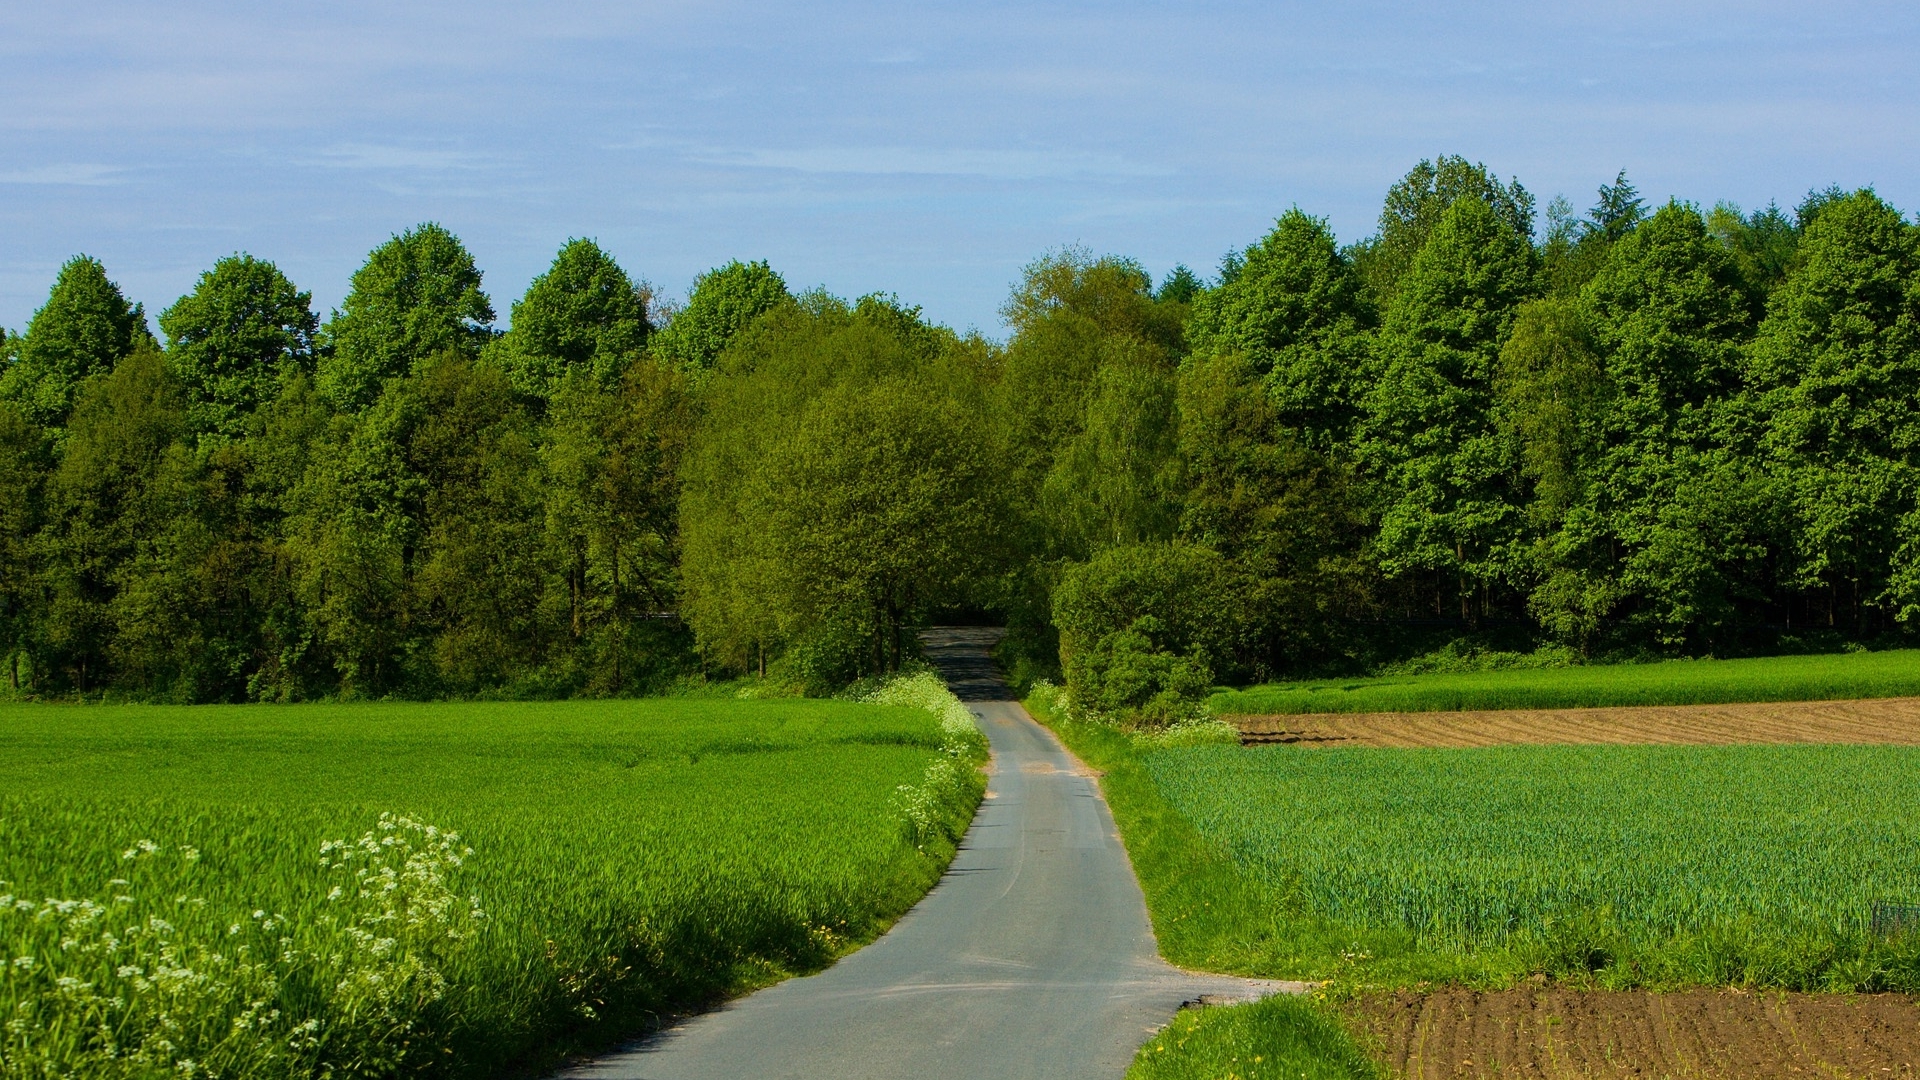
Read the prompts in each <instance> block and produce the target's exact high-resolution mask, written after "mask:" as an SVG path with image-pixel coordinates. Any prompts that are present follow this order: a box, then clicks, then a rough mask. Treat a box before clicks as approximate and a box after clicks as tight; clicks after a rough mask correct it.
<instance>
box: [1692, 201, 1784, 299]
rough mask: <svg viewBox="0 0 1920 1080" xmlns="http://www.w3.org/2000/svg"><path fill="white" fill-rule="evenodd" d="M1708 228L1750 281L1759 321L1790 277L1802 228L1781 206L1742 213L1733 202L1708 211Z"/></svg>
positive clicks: (1748, 282)
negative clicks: (1775, 290) (1778, 290)
mask: <svg viewBox="0 0 1920 1080" xmlns="http://www.w3.org/2000/svg"><path fill="white" fill-rule="evenodd" d="M1707 231H1708V232H1710V233H1712V234H1713V236H1714V239H1716V240H1718V241H1720V245H1721V246H1722V247H1724V248H1726V249H1727V251H1728V253H1729V254H1731V255H1732V256H1733V261H1734V264H1735V265H1736V266H1738V267H1739V268H1740V276H1741V277H1742V278H1743V279H1744V280H1745V281H1746V283H1747V295H1748V297H1749V300H1750V305H1751V307H1752V309H1753V319H1754V322H1755V323H1758V322H1759V321H1760V319H1761V318H1762V317H1763V316H1764V315H1765V314H1766V309H1767V298H1768V297H1769V296H1771V295H1773V290H1774V289H1776V288H1778V287H1779V286H1780V283H1781V282H1783V281H1785V280H1786V279H1787V272H1788V271H1789V270H1790V269H1791V268H1792V266H1793V257H1794V253H1795V252H1796V251H1797V250H1798V249H1799V247H1800V230H1799V228H1798V227H1796V226H1795V225H1794V223H1793V221H1792V220H1791V219H1790V218H1788V217H1787V215H1786V214H1784V213H1782V212H1781V210H1780V208H1779V207H1778V206H1775V205H1773V204H1772V203H1768V204H1767V207H1766V209H1764V210H1755V211H1754V212H1753V213H1751V214H1746V215H1743V214H1741V212H1740V208H1739V207H1738V206H1735V205H1734V204H1733V203H1729V202H1721V203H1716V204H1715V205H1714V208H1713V210H1712V211H1710V212H1709V213H1708V214H1707Z"/></svg>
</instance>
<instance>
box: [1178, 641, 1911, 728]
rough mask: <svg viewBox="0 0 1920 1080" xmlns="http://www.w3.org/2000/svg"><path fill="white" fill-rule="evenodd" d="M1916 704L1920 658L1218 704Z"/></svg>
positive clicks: (1411, 683) (1754, 665) (1350, 707)
mask: <svg viewBox="0 0 1920 1080" xmlns="http://www.w3.org/2000/svg"><path fill="white" fill-rule="evenodd" d="M1909 696H1920V650H1912V649H1903V650H1892V651H1887V652H1872V653H1842V654H1838V655H1828V656H1771V657H1761V658H1756V659H1745V660H1672V661H1667V662H1665V663H1658V664H1612V665H1595V666H1592V667H1564V668H1535V669H1523V670H1510V671H1475V672H1451V673H1442V674H1430V675H1399V676H1383V677H1378V678H1358V679H1323V680H1315V681H1307V682H1293V683H1274V684H1270V685H1265V686H1255V687H1251V688H1248V689H1245V690H1229V691H1223V692H1220V693H1216V694H1214V695H1213V696H1212V698H1211V699H1209V701H1208V704H1209V706H1210V707H1211V708H1212V709H1213V711H1214V712H1215V713H1217V714H1220V715H1223V716H1235V715H1278V714H1293V713H1385V712H1433V711H1444V710H1456V709H1574V708H1586V707H1595V706H1607V705H1710V704H1721V703H1726V702H1746V701H1826V700H1836V699H1844V698H1882V697H1909Z"/></svg>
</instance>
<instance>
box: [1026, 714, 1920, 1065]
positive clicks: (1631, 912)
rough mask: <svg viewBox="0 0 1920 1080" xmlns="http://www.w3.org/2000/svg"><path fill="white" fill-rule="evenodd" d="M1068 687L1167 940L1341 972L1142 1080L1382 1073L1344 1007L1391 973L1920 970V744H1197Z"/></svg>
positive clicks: (1159, 1053) (1227, 1014)
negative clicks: (1919, 917) (1897, 922)
mask: <svg viewBox="0 0 1920 1080" xmlns="http://www.w3.org/2000/svg"><path fill="white" fill-rule="evenodd" d="M1056 705H1057V699H1056V698H1054V697H1053V696H1052V695H1051V694H1037V695H1036V696H1035V697H1034V698H1032V699H1030V700H1029V702H1028V707H1029V709H1030V710H1031V711H1032V712H1033V713H1034V714H1035V716H1036V717H1038V718H1040V719H1041V720H1042V721H1043V722H1045V723H1047V724H1048V726H1050V727H1052V728H1053V729H1054V730H1055V731H1056V732H1058V733H1059V734H1060V735H1061V736H1062V737H1063V739H1065V741H1066V742H1067V743H1068V745H1069V746H1070V747H1071V748H1072V749H1073V750H1074V752H1075V753H1077V754H1078V755H1080V757H1081V758H1082V759H1083V760H1085V761H1087V763H1088V764H1090V765H1092V766H1094V767H1095V768H1097V769H1100V770H1101V771H1102V772H1104V773H1105V776H1104V778H1103V779H1102V781H1101V786H1102V789H1103V790H1104V791H1105V793H1106V795H1107V799H1108V802H1109V804H1110V805H1111V806H1112V808H1113V813H1114V818H1115V820H1116V822H1117V823H1118V825H1119V827H1120V831H1121V834H1122V836H1123V837H1124V839H1125V841H1126V844H1127V850H1128V853H1129V855H1130V856H1131V858H1132V861H1133V865H1134V868H1135V870H1136V872H1137V873H1138V874H1139V877H1140V882H1141V886H1142V888H1143V890H1144V891H1145V893H1146V897H1147V905H1148V910H1149V912H1150V914H1151V915H1152V918H1153V924H1154V930H1155V933H1156V935H1157V936H1158V939H1159V943H1160V948H1161V952H1162V954H1163V955H1165V956H1166V957H1167V959H1169V960H1171V961H1172V962H1174V963H1176V964H1179V965H1181V966H1184V967H1189V968H1194V969H1201V970H1212V971H1230V972H1236V973H1239V974H1245V975H1253V976H1264V977H1271V978H1306V979H1315V980H1325V981H1326V982H1325V985H1324V986H1323V987H1322V989H1321V991H1320V992H1318V994H1316V997H1320V998H1324V999H1326V1002H1325V1003H1322V1002H1316V1001H1300V1002H1294V1003H1289V1004H1284V1005H1282V1004H1272V1003H1262V1004H1260V1005H1255V1006H1234V1007H1232V1008H1226V1009H1207V1010H1200V1011H1198V1012H1195V1013H1191V1014H1185V1015H1183V1016H1182V1017H1181V1019H1180V1020H1179V1021H1177V1022H1176V1023H1175V1025H1174V1026H1173V1027H1171V1028H1169V1029H1167V1031H1166V1032H1163V1033H1162V1034H1161V1035H1160V1036H1158V1037H1156V1039H1155V1040H1154V1041H1152V1042H1150V1043H1148V1044H1147V1046H1146V1047H1143V1048H1142V1050H1141V1052H1140V1055H1139V1056H1138V1057H1137V1058H1136V1060H1135V1062H1134V1066H1133V1071H1132V1072H1131V1073H1130V1074H1129V1076H1130V1077H1131V1078H1133V1080H1146V1078H1160V1077H1169V1078H1171V1077H1188V1076H1193V1077H1199V1076H1209V1077H1212V1076H1228V1075H1237V1076H1241V1077H1247V1078H1255V1077H1263V1076H1275V1077H1278V1076H1301V1075H1305V1076H1310V1077H1322V1076H1326V1077H1344V1076H1350V1075H1351V1076H1364V1075H1369V1072H1368V1068H1369V1066H1367V1065H1366V1064H1365V1063H1364V1062H1361V1061H1359V1059H1358V1058H1356V1056H1355V1052H1354V1050H1353V1044H1352V1042H1351V1041H1349V1040H1347V1039H1345V1038H1343V1036H1342V1029H1341V1025H1340V1022H1339V1021H1338V1020H1337V1019H1335V1012H1336V1010H1337V1009H1338V1008H1344V1007H1345V1006H1342V1005H1339V1004H1338V1003H1340V1002H1346V1001H1350V1000H1354V999H1357V998H1360V997H1363V996H1364V997H1366V998H1367V999H1368V1000H1374V999H1375V998H1377V995H1378V994H1379V993H1380V992H1381V991H1382V990H1384V989H1389V988H1403V989H1413V990H1423V989H1426V988H1430V987H1433V986H1436V985H1444V984H1449V983H1454V984H1464V985H1466V986H1468V987H1477V988H1486V989H1494V988H1510V987H1516V986H1523V985H1524V986H1526V987H1528V988H1529V989H1531V988H1533V987H1534V985H1535V983H1536V982H1537V981H1538V980H1539V979H1540V978H1541V977H1542V976H1544V977H1545V978H1546V979H1547V980H1548V982H1549V984H1550V985H1552V986H1555V987H1564V988H1570V989H1573V990H1579V989H1583V988H1627V987H1633V988H1645V989H1676V988H1682V987H1700V986H1705V987H1714V986H1729V985H1731V986H1737V987H1747V988H1752V987H1772V988H1784V989H1800V990H1817V991H1857V990H1880V989H1886V990H1898V991H1902V992H1904V993H1913V992H1916V991H1920V934H1907V935H1903V936H1900V937H1896V938H1894V939H1892V940H1881V939H1877V938H1874V937H1873V936H1871V935H1870V934H1869V932H1868V928H1867V926H1866V925H1865V924H1866V920H1867V918H1868V916H1869V909H1870V905H1871V903H1872V902H1873V901H1875V900H1907V901H1920V843H1916V841H1915V837H1916V836H1920V748H1910V747H1884V746H1819V745H1795V746H1751V745H1749V746H1720V747H1705V746H1617V745H1599V746H1591V745H1590V746H1511V747H1500V748H1489V749H1464V750H1462V749H1419V750H1384V749H1312V750H1309V749H1300V748H1294V747H1261V748H1251V749H1249V748H1241V747H1237V746H1232V745H1218V744H1215V745H1199V746H1184V747H1183V746H1174V745H1167V743H1166V741H1165V740H1158V741H1156V740H1155V739H1153V738H1143V737H1141V736H1138V735H1129V734H1127V733H1125V732H1123V731H1121V730H1119V729H1116V728H1114V727H1111V726H1108V725H1104V724H1098V723H1087V722H1075V721H1072V720H1070V719H1067V718H1065V716H1064V715H1062V714H1060V713H1058V712H1057V711H1056V710H1055V706H1056ZM1758 1000H1759V999H1758V998H1757V997H1754V996H1752V995H1748V996H1744V997H1739V998H1738V1001H1737V1002H1736V1004H1748V1005H1750V1004H1751V1003H1752V1002H1755V1001H1758ZM1736 1011H1737V1012H1738V1013H1739V1015H1738V1016H1736V1017H1734V1019H1735V1020H1737V1021H1739V1022H1740V1023H1745V1024H1748V1025H1749V1026H1750V1025H1751V1024H1753V1023H1758V1022H1762V1021H1765V1020H1766V1017H1765V1016H1761V1015H1759V1014H1760V1013H1764V1012H1765V1010H1764V1009H1762V1008H1759V1007H1758V1006H1754V1007H1751V1008H1743V1009H1739V1010H1736ZM1476 1015H1477V1014H1476ZM1481 1019H1485V1018H1484V1017H1482V1018H1481ZM1465 1022H1466V1021H1462V1023H1465ZM1546 1022H1549V1023H1551V1022H1552V1018H1551V1017H1548V1018H1547V1021H1546ZM1488 1023H1492V1021H1488ZM1735 1026H1738V1025H1737V1024H1736V1025H1735ZM1422 1030H1424V1029H1422ZM1462 1030H1464V1028H1463V1029H1462ZM1476 1030H1477V1029H1476ZM1596 1030H1598V1029H1597V1028H1596ZM1743 1030H1744V1029H1743ZM1483 1034H1484V1033H1483ZM1842 1035H1844V1032H1840V1033H1838V1034H1834V1037H1833V1038H1832V1039H1828V1040H1827V1043H1823V1044H1821V1045H1822V1046H1824V1047H1825V1049H1826V1050H1835V1047H1837V1046H1839V1043H1838V1042H1835V1040H1836V1039H1838V1040H1839V1041H1840V1042H1844V1043H1845V1046H1844V1047H1840V1048H1839V1050H1836V1051H1835V1052H1836V1053H1840V1056H1841V1058H1843V1059H1845V1060H1848V1061H1852V1060H1853V1058H1857V1057H1859V1054H1860V1053H1863V1052H1864V1051H1859V1047H1858V1046H1857V1045H1856V1044H1857V1043H1858V1039H1851V1040H1850V1041H1849V1040H1847V1039H1843V1038H1841V1036H1842ZM1595 1037H1596V1038H1598V1037H1600V1036H1595ZM1475 1038H1476V1039H1478V1036H1477V1035H1476V1036H1475ZM1469 1041H1473V1040H1469ZM1710 1041H1711V1040H1710ZM1828 1044H1832V1045H1828ZM1463 1045H1464V1044H1463ZM1474 1045H1475V1046H1476V1047H1477V1046H1478V1043H1477V1042H1475V1043H1474ZM1607 1045H1608V1046H1611V1045H1613V1044H1612V1043H1610V1042H1609V1043H1607ZM1796 1045H1797V1044H1796ZM1482 1049H1484V1048H1482ZM1605 1049H1606V1047H1604V1046H1602V1047H1600V1050H1605ZM1596 1052H1599V1051H1598V1050H1597V1051H1596ZM1848 1055H1852V1057H1849V1056H1848ZM1869 1056H1871V1055H1869ZM1256 1058H1258V1060H1255V1059H1256ZM1451 1060H1452V1059H1449V1062H1451ZM1476 1060H1478V1058H1477V1056H1476ZM1609 1060H1611V1059H1609ZM1861 1060H1865V1059H1864V1058H1862V1059H1861ZM1275 1062H1284V1063H1285V1064H1284V1065H1276V1064H1274V1063H1275ZM1453 1064H1457V1062H1456V1063H1453ZM1482 1064H1485V1063H1484V1062H1483V1063H1482ZM1451 1067H1453V1066H1452V1064H1448V1065H1447V1066H1446V1068H1451ZM1446 1068H1442V1070H1441V1071H1440V1072H1438V1073H1434V1074H1433V1075H1454V1073H1452V1072H1448V1071H1446ZM1422 1075H1425V1074H1424V1073H1423V1074H1422ZM1475 1075H1479V1073H1477V1072H1476V1073H1475ZM1488 1075H1492V1074H1491V1073H1489V1074H1488ZM1502 1075H1504V1074H1502ZM1769 1075H1771V1074H1769Z"/></svg>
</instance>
